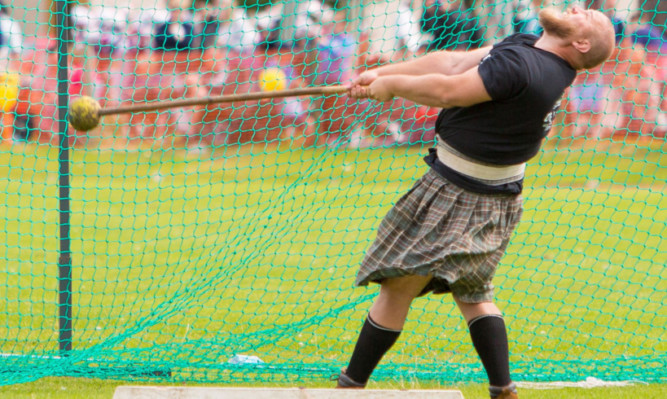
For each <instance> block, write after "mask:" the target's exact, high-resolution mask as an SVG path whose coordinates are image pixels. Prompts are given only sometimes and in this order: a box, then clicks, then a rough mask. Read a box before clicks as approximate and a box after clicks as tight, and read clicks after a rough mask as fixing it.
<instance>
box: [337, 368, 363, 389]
mask: <svg viewBox="0 0 667 399" xmlns="http://www.w3.org/2000/svg"><path fill="white" fill-rule="evenodd" d="M337 381H338V383H337V384H336V388H343V389H364V388H366V384H362V383H360V382H356V381H355V380H353V379H352V378H350V377H348V376H347V374H345V369H343V370H341V372H340V374H339V375H338V380H337Z"/></svg>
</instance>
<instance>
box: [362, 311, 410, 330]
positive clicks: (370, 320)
mask: <svg viewBox="0 0 667 399" xmlns="http://www.w3.org/2000/svg"><path fill="white" fill-rule="evenodd" d="M366 320H367V321H368V323H369V324H370V325H371V326H373V327H375V328H377V329H378V330H382V331H388V332H393V333H400V332H401V331H403V330H394V329H392V328H387V327H383V326H381V325H379V324H378V323H376V322H375V321H374V320H373V319H372V318H371V314H370V313H368V316H366Z"/></svg>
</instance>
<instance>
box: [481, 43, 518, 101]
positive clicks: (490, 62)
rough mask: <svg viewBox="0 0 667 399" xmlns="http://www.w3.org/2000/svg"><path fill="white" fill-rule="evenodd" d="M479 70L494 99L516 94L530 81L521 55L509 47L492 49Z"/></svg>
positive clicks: (497, 99) (487, 89)
mask: <svg viewBox="0 0 667 399" xmlns="http://www.w3.org/2000/svg"><path fill="white" fill-rule="evenodd" d="M478 71H479V75H480V76H481V78H482V82H484V87H485V88H486V91H487V92H488V93H489V95H490V96H491V98H492V99H493V100H494V101H502V100H506V99H508V98H512V97H514V96H516V95H517V94H519V93H520V92H521V90H523V89H524V88H525V87H526V85H527V83H528V77H527V71H526V66H525V64H524V63H523V61H522V59H521V57H520V55H519V54H518V53H517V52H515V51H512V50H508V49H494V50H492V51H491V52H490V53H489V54H488V55H487V56H486V57H485V58H484V59H482V61H481V62H480V64H479V67H478Z"/></svg>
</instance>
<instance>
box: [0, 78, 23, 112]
mask: <svg viewBox="0 0 667 399" xmlns="http://www.w3.org/2000/svg"><path fill="white" fill-rule="evenodd" d="M18 99H19V75H18V74H15V73H3V74H0V109H1V110H2V111H4V112H9V111H11V110H12V108H13V107H14V105H16V101H17V100H18Z"/></svg>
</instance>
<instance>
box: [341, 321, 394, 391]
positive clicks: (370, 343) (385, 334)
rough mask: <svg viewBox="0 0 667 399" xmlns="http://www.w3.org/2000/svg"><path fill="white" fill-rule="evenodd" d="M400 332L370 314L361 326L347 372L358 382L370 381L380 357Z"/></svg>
mask: <svg viewBox="0 0 667 399" xmlns="http://www.w3.org/2000/svg"><path fill="white" fill-rule="evenodd" d="M400 334H401V331H400V330H392V329H390V328H386V327H382V326H380V325H379V324H377V323H375V322H374V321H373V320H372V319H371V316H370V314H369V315H368V317H367V318H366V322H365V323H364V326H363V327H362V328H361V332H360V333H359V339H357V344H356V345H355V347H354V352H352V358H351V359H350V365H349V366H347V370H346V371H345V374H346V375H347V376H348V377H350V378H351V379H353V380H354V381H356V382H358V383H361V384H365V383H366V382H368V379H369V378H370V376H371V373H373V370H374V369H375V367H376V366H377V365H378V363H379V362H380V359H382V356H384V354H385V353H387V351H388V350H389V348H391V347H392V345H394V343H395V342H396V340H397V339H398V336H399V335H400Z"/></svg>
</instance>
